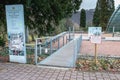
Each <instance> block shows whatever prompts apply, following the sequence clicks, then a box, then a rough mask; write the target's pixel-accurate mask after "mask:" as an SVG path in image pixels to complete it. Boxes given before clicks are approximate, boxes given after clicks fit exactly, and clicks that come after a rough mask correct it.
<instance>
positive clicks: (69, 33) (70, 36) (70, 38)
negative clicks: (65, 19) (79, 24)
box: [69, 27, 71, 41]
mask: <svg viewBox="0 0 120 80" xmlns="http://www.w3.org/2000/svg"><path fill="white" fill-rule="evenodd" d="M70 33H71V29H70V27H69V41H70V39H71V35H70Z"/></svg>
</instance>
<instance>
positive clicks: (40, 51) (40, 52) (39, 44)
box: [39, 44, 41, 55]
mask: <svg viewBox="0 0 120 80" xmlns="http://www.w3.org/2000/svg"><path fill="white" fill-rule="evenodd" d="M39 47H40V55H41V44H39Z"/></svg>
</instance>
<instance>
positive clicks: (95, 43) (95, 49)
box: [95, 43, 97, 64]
mask: <svg viewBox="0 0 120 80" xmlns="http://www.w3.org/2000/svg"><path fill="white" fill-rule="evenodd" d="M95 64H97V44H96V43H95Z"/></svg>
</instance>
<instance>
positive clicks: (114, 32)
mask: <svg viewBox="0 0 120 80" xmlns="http://www.w3.org/2000/svg"><path fill="white" fill-rule="evenodd" d="M114 34H115V27H114V26H113V34H112V37H114Z"/></svg>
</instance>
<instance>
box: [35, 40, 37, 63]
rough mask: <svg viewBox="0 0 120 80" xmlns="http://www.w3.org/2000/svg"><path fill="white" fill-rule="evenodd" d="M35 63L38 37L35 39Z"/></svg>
mask: <svg viewBox="0 0 120 80" xmlns="http://www.w3.org/2000/svg"><path fill="white" fill-rule="evenodd" d="M35 64H36V65H37V39H36V41H35Z"/></svg>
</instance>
